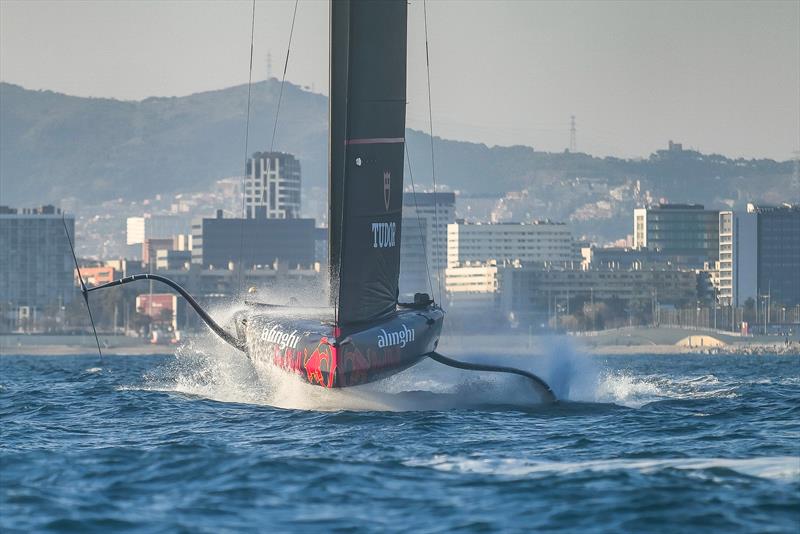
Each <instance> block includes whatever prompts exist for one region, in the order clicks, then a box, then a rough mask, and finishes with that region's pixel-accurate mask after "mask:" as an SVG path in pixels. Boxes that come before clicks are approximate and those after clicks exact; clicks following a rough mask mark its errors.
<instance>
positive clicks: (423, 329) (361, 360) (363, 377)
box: [237, 307, 444, 388]
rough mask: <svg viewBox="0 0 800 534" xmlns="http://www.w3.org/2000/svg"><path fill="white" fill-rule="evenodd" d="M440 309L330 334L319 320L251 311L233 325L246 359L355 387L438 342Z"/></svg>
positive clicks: (400, 365) (331, 330)
mask: <svg viewBox="0 0 800 534" xmlns="http://www.w3.org/2000/svg"><path fill="white" fill-rule="evenodd" d="M443 318H444V314H443V312H442V311H441V309H439V308H434V307H431V308H429V309H424V310H408V311H399V312H397V313H396V314H395V315H393V316H392V317H390V318H389V319H387V320H385V321H381V323H380V324H377V325H368V326H365V327H362V328H358V329H349V330H348V329H344V330H342V331H338V332H337V331H334V328H333V327H331V326H328V325H323V324H321V323H320V322H314V321H301V320H288V319H287V320H282V319H279V318H276V317H275V316H274V315H268V314H258V313H250V314H246V315H245V316H243V317H240V318H239V320H238V321H237V327H238V329H239V334H240V338H243V339H245V341H246V347H247V355H248V356H249V357H250V359H251V360H252V361H253V362H254V363H257V364H259V365H263V364H268V365H274V366H276V367H279V368H281V369H284V370H286V371H289V372H292V373H294V374H297V375H298V376H300V377H301V378H302V379H303V380H305V381H306V382H308V383H310V384H314V385H318V386H323V387H326V388H337V387H347V386H357V385H359V384H366V383H368V382H373V381H375V380H380V379H381V378H386V377H387V376H391V375H393V374H395V373H397V372H399V371H402V370H403V369H406V368H408V367H410V366H412V365H414V364H415V363H417V362H418V361H420V360H421V359H422V358H423V356H424V355H425V354H427V353H429V352H431V351H433V350H436V347H437V345H438V343H439V336H440V335H441V331H442V321H443Z"/></svg>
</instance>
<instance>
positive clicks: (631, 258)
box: [581, 246, 673, 269]
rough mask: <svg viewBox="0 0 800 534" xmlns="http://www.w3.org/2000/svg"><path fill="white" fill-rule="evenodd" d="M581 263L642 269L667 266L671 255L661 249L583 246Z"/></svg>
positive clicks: (589, 265)
mask: <svg viewBox="0 0 800 534" xmlns="http://www.w3.org/2000/svg"><path fill="white" fill-rule="evenodd" d="M581 256H582V265H583V267H584V268H585V269H588V268H593V269H597V268H609V269H643V268H645V267H655V266H667V265H671V264H672V262H673V257H672V256H671V255H670V254H668V253H666V252H664V251H663V250H651V249H649V248H628V247H603V248H600V247H595V246H589V247H583V248H582V249H581Z"/></svg>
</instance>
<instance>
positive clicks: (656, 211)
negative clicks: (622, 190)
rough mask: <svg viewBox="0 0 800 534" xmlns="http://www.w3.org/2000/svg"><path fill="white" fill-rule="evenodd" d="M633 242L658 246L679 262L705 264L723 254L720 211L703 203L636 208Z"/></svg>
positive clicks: (698, 265) (676, 262)
mask: <svg viewBox="0 0 800 534" xmlns="http://www.w3.org/2000/svg"><path fill="white" fill-rule="evenodd" d="M633 220H634V222H633V230H634V231H633V246H634V247H635V248H639V249H643V248H647V249H649V250H658V251H662V252H664V253H666V254H669V255H670V256H672V257H673V261H674V263H675V264H677V265H682V266H685V267H691V268H702V267H703V264H704V263H709V264H712V265H713V263H714V262H716V261H717V259H718V256H719V211H717V210H707V209H705V208H704V207H703V205H701V204H659V205H658V206H652V207H648V208H638V209H635V210H633Z"/></svg>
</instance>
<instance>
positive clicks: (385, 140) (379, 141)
mask: <svg viewBox="0 0 800 534" xmlns="http://www.w3.org/2000/svg"><path fill="white" fill-rule="evenodd" d="M405 140H406V138H405V137H373V138H371V139H347V140H345V142H344V144H346V145H389V144H392V143H402V142H404V141H405Z"/></svg>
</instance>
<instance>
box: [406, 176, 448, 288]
mask: <svg viewBox="0 0 800 534" xmlns="http://www.w3.org/2000/svg"><path fill="white" fill-rule="evenodd" d="M455 217H456V195H455V193H452V192H441V193H438V192H437V193H404V194H403V226H402V232H401V234H400V247H401V248H400V250H401V256H400V292H401V293H404V294H405V293H415V292H416V293H420V292H427V291H430V290H431V289H430V288H431V286H432V287H433V288H437V287H438V286H439V285H440V282H441V285H442V287H443V286H444V271H445V268H446V267H447V227H448V225H449V224H451V223H453V222H455ZM428 280H430V284H429V283H428Z"/></svg>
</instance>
